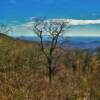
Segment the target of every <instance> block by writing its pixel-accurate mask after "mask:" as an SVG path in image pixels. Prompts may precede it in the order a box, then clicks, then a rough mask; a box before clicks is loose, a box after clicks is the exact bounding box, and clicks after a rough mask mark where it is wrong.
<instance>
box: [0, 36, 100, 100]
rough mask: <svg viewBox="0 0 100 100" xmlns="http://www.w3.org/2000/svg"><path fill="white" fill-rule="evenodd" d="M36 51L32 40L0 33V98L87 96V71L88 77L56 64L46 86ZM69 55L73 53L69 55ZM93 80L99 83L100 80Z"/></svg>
mask: <svg viewBox="0 0 100 100" xmlns="http://www.w3.org/2000/svg"><path fill="white" fill-rule="evenodd" d="M68 54H69V53H68ZM68 54H67V58H68ZM71 54H72V52H71ZM40 55H41V53H40V49H39V46H38V45H37V44H36V43H31V42H26V41H21V40H16V39H12V38H11V37H8V36H6V35H3V34H0V100H82V99H81V98H86V97H87V95H88V91H89V89H90V88H91V87H90V84H89V82H91V80H92V79H91V80H89V81H88V78H87V75H88V77H91V74H83V73H79V72H78V71H77V72H76V73H75V72H73V71H72V70H70V69H68V68H67V69H66V68H65V67H64V66H59V68H58V71H57V72H56V73H55V74H54V77H53V83H52V86H50V85H49V83H48V78H47V71H46V70H45V69H44V68H45V67H44V66H45V65H44V64H43V63H44V62H45V59H44V57H43V55H41V56H40ZM69 58H70V59H72V58H73V57H71V55H69ZM63 60H64V61H65V62H66V61H67V59H63ZM68 62H70V60H68ZM70 64H71V63H70ZM66 66H68V65H66ZM92 75H93V74H92ZM93 80H94V78H93ZM95 80H96V81H97V82H98V84H99V81H100V80H98V79H95ZM98 84H97V85H96V87H97V89H95V90H96V91H94V92H95V93H96V94H95V97H97V99H93V100H99V99H98V98H100V94H99V87H98ZM93 89H94V88H93ZM93 94H94V93H93ZM78 98H79V99H78ZM86 100H87V99H86Z"/></svg>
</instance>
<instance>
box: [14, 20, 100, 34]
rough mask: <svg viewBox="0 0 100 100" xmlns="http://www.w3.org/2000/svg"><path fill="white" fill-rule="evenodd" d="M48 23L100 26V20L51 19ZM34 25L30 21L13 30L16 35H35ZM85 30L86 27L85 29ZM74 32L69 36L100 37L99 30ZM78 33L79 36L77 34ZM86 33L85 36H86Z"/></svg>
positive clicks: (16, 26)
mask: <svg viewBox="0 0 100 100" xmlns="http://www.w3.org/2000/svg"><path fill="white" fill-rule="evenodd" d="M46 21H47V22H49V21H52V22H65V23H66V22H69V24H70V25H75V26H77V25H88V24H90V25H93V24H100V19H98V20H76V19H49V20H46ZM32 25H33V21H29V22H26V23H21V24H18V25H15V26H13V30H14V33H16V35H34V33H33V31H32ZM83 28H84V27H83ZM72 30H73V31H71V32H72V33H70V34H67V35H70V36H88V35H89V36H100V34H98V33H99V32H97V31H99V30H97V31H96V32H94V31H95V30H93V29H91V32H89V31H88V30H86V31H84V30H81V29H79V30H80V31H79V32H78V31H77V30H74V29H72ZM77 33H78V34H77ZM84 33H85V34H84Z"/></svg>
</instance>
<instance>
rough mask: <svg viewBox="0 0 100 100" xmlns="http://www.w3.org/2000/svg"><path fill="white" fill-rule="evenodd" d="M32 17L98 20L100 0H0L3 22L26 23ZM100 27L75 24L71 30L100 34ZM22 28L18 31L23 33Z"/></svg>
mask: <svg viewBox="0 0 100 100" xmlns="http://www.w3.org/2000/svg"><path fill="white" fill-rule="evenodd" d="M31 17H46V18H49V19H50V18H69V19H79V20H80V19H82V20H96V19H100V0H0V23H1V24H2V23H9V24H11V23H13V24H15V25H17V24H25V23H28V21H30V18H31ZM99 27H100V24H98V25H88V26H80V27H79V26H75V28H73V29H72V30H71V32H72V33H73V34H74V33H75V34H80V35H81V34H84V32H85V34H89V35H91V34H99V32H100V29H99ZM84 28H85V29H84ZM90 29H91V30H93V31H90ZM20 30H21V29H19V30H17V31H18V33H20V34H21V32H22V30H21V32H20ZM28 32H29V31H28ZM18 33H16V34H18ZM22 33H23V32H22Z"/></svg>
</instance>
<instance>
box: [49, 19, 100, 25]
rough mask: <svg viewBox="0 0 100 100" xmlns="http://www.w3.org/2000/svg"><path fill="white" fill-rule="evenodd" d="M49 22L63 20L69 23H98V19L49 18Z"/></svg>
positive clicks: (99, 20)
mask: <svg viewBox="0 0 100 100" xmlns="http://www.w3.org/2000/svg"><path fill="white" fill-rule="evenodd" d="M48 21H51V22H65V23H68V22H69V24H70V25H88V24H100V19H97V20H77V19H50V20H48Z"/></svg>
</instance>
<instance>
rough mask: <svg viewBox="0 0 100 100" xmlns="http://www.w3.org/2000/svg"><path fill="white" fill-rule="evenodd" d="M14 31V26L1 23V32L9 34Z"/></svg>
mask: <svg viewBox="0 0 100 100" xmlns="http://www.w3.org/2000/svg"><path fill="white" fill-rule="evenodd" d="M11 31H12V28H11V27H10V26H9V25H6V24H1V25H0V34H8V33H9V32H11Z"/></svg>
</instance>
